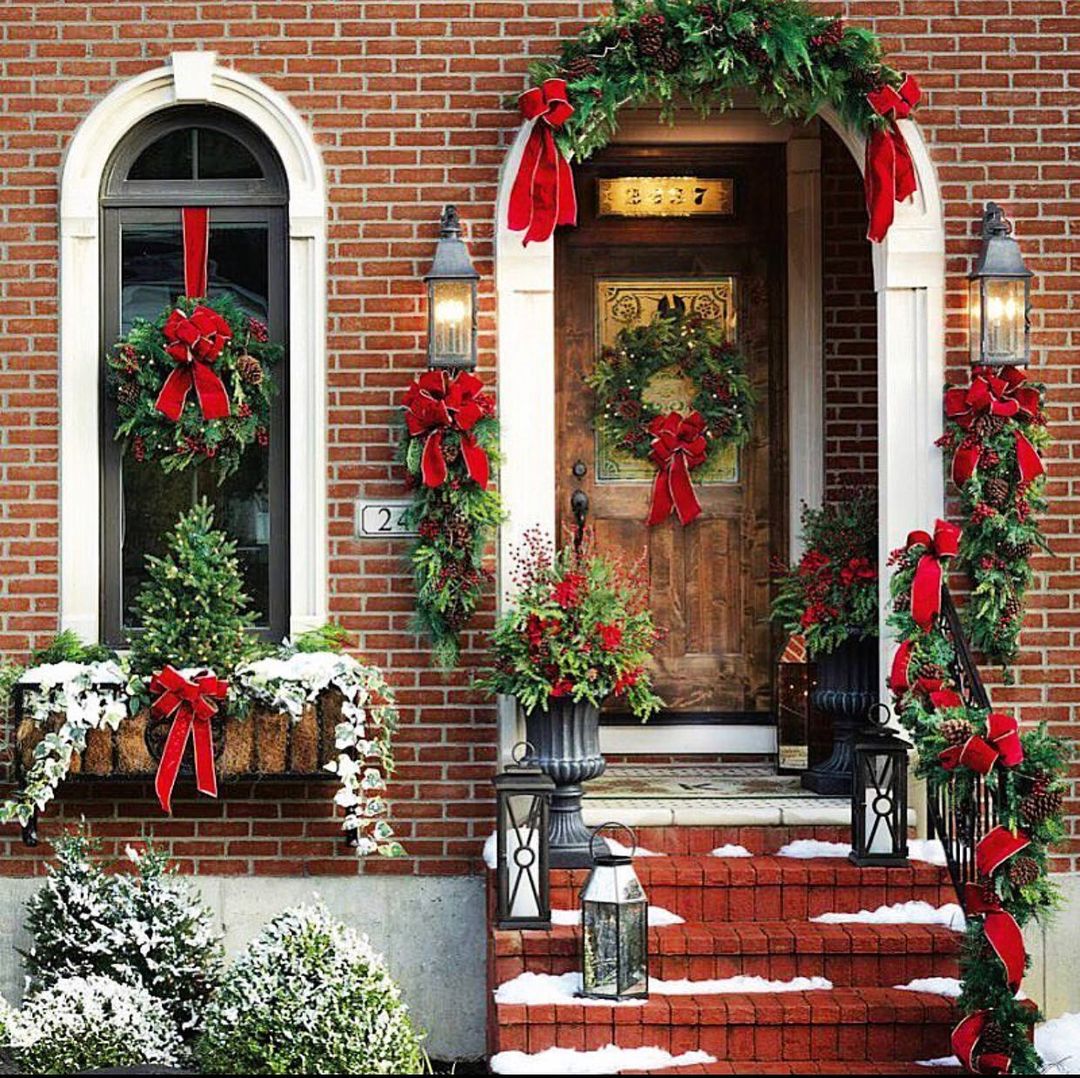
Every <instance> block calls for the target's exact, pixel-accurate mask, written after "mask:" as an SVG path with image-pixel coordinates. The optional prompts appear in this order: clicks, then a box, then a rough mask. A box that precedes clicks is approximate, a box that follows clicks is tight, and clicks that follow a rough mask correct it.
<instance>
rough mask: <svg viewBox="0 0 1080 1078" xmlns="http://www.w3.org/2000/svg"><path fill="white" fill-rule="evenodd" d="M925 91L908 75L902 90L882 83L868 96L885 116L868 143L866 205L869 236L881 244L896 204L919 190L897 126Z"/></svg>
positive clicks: (905, 146)
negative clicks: (868, 217)
mask: <svg viewBox="0 0 1080 1078" xmlns="http://www.w3.org/2000/svg"><path fill="white" fill-rule="evenodd" d="M920 97H922V91H921V90H920V89H919V84H918V83H917V82H916V81H915V79H914V77H913V76H911V75H908V76H907V78H905V79H904V81H903V84H902V85H901V86H900V89H899V90H896V89H894V88H893V87H892V86H882V87H881V89H880V90H874V91H873V92H872V93H869V94H867V95H866V100H867V101H869V102H870V107H871V108H872V109H873V110H874V111H875V112H876V113H877V114H878V115H879V116H883V117H884V118H885V126H884V127H878V128H875V129H874V131H873V133H872V134H871V135H870V138H869V139H867V142H866V171H865V172H864V174H863V185H864V187H865V189H866V208H867V210H868V211H869V213H870V227H869V229H868V230H867V233H866V235H867V239H870V240H873V242H874V243H880V242H881V241H882V240H883V239H884V238H885V236H886V235H887V234H888V231H889V228H890V227H891V226H892V223H893V217H894V215H895V213H896V203H897V202H902V201H903V200H904V199H905V198H908V197H909V196H910V195H913V194H914V193H915V191H916V190H917V189H918V181H917V180H916V177H915V164H914V162H913V161H912V160H911V150H910V149H908V144H907V142H906V141H905V140H904V136H903V135H902V134H901V133H900V128H899V127H898V126H897V123H896V121H897V120H903V119H906V118H907V117H908V116H910V115H911V110H912V109H913V108H914V107H915V106H916V105H917V104H918V102H919V98H920Z"/></svg>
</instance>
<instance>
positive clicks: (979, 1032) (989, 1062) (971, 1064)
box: [952, 1010, 1012, 1074]
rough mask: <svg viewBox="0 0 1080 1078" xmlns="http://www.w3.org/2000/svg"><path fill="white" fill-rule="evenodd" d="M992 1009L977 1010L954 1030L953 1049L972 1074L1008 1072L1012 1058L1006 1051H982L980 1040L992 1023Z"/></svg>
mask: <svg viewBox="0 0 1080 1078" xmlns="http://www.w3.org/2000/svg"><path fill="white" fill-rule="evenodd" d="M991 1017H992V1012H991V1011H988V1010H987V1011H975V1012H973V1013H972V1014H969V1015H968V1016H967V1017H966V1018H964V1019H962V1020H961V1021H960V1022H959V1023H958V1024H957V1026H956V1028H955V1029H954V1030H953V1031H952V1050H953V1052H954V1053H955V1054H956V1057H957V1059H959V1060H960V1063H961V1064H962V1065H963V1067H964V1068H965V1070H967V1071H970V1072H971V1073H972V1074H1008V1073H1009V1071H1010V1070H1011V1069H1012V1060H1011V1059H1010V1058H1009V1057H1008V1056H1007V1055H1005V1053H1004V1052H980V1051H979V1042H980V1041H981V1040H982V1036H983V1032H984V1031H985V1029H986V1027H987V1025H989V1023H990V1019H991Z"/></svg>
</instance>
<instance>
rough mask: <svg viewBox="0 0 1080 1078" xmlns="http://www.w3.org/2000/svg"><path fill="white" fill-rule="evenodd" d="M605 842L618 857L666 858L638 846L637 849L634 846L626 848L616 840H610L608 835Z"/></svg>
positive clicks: (605, 836)
mask: <svg viewBox="0 0 1080 1078" xmlns="http://www.w3.org/2000/svg"><path fill="white" fill-rule="evenodd" d="M604 841H605V842H606V843H607V845H608V849H609V850H610V851H611V852H612V853H613V854H614V855H615V856H616V857H629V856H631V854H632V855H633V856H634V857H663V856H664V855H663V854H661V853H655V852H654V851H652V850H645V849H642V848H641V847H640V846H638V847H636V848H635V847H633V846H624V845H623V844H622V843H621V842H616V841H615V839H613V838H609V837H608V836H607V835H604Z"/></svg>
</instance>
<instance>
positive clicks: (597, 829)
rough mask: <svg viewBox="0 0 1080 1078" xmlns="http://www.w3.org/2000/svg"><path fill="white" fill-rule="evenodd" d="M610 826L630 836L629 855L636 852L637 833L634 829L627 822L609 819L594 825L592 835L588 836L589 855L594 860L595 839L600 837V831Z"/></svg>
mask: <svg viewBox="0 0 1080 1078" xmlns="http://www.w3.org/2000/svg"><path fill="white" fill-rule="evenodd" d="M611 827H613V828H615V829H617V830H619V831H623V832H624V833H625V834H627V835H629V836H630V847H631V848H630V856H631V857H633V856H634V854H635V853H637V850H638V843H637V833H636V832H635V831H634V829H633V828H632V827H630V826H629V824H625V823H619V821H618V820H609V821H608V822H607V823H602V824H600V826H599V827H594V828H593V831H592V835H591V837H590V838H589V856H590V857H591V858H592V859H593V860H594V861H595V860H596V848H595V846H596V840H597V839H598V838H599V837H600V832H601V831H606V830H607V829H608V828H611Z"/></svg>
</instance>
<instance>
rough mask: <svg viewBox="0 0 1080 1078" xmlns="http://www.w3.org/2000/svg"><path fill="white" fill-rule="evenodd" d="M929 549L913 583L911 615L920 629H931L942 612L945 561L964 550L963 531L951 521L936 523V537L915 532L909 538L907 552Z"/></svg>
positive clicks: (922, 532) (920, 559)
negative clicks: (914, 548)
mask: <svg viewBox="0 0 1080 1078" xmlns="http://www.w3.org/2000/svg"><path fill="white" fill-rule="evenodd" d="M917 546H921V547H925V548H926V550H925V553H924V554H923V555H922V557H920V558H919V564H918V565H917V566H916V567H915V578H914V580H912V582H911V616H912V617H913V618H914V619H915V624H916V625H918V626H919V628H920V629H924V630H925V629H929V628H930V626H931V625H932V624H933V621H934V618H936V617H937V615H938V614H939V613H941V584H942V580H943V578H944V567H943V565H942V560H943V559H945V558H951V557H953V556H955V554H956V552H957V551H958V550H959V549H960V529H959V528H958V527H957V526H956V525H955V524H950V523H949V522H948V521H947V520H939V521H937V522H936V523H935V524H934V534H933V535H932V536H931V535H930V534H929V533H928V532H924V531H915V532H912V533H911V534H910V535H909V536H908V538H907V549H908V550H911V549H912V547H917Z"/></svg>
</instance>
